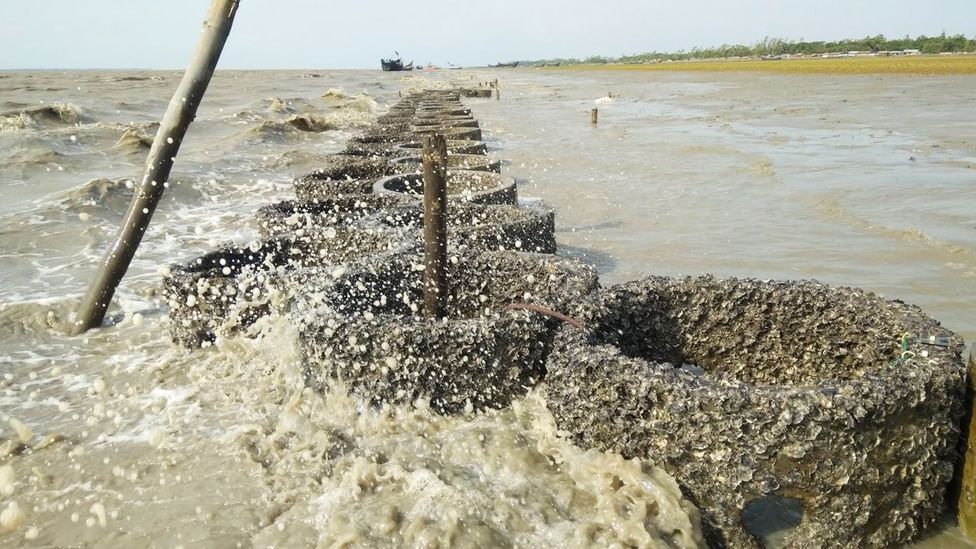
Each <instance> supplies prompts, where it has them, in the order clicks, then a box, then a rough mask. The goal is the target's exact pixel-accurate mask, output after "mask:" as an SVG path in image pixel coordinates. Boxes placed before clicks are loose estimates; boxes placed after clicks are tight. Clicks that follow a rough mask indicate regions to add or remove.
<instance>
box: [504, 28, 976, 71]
mask: <svg viewBox="0 0 976 549" xmlns="http://www.w3.org/2000/svg"><path fill="white" fill-rule="evenodd" d="M904 50H919V51H920V52H922V53H925V54H939V53H959V52H974V51H976V38H967V37H966V36H965V35H962V34H957V35H954V36H946V34H945V33H944V32H943V33H942V34H940V35H938V36H925V35H924V34H923V35H920V36H917V37H915V38H911V37H909V36H907V35H906V36H905V37H904V38H895V39H888V38H885V36H884V35H883V34H879V35H877V36H868V37H865V38H848V39H844V40H837V41H832V42H828V41H813V42H811V41H804V40H802V39H801V40H788V39H783V38H770V37H768V36H767V37H766V38H764V39H763V40H761V41H759V42H756V43H755V44H752V45H751V46H745V45H742V44H722V45H721V46H717V47H711V48H694V49H692V50H690V51H687V50H678V51H677V52H659V51H651V52H646V53H639V54H634V55H622V56H620V57H604V56H601V55H593V56H590V57H587V58H584V59H578V58H573V57H570V58H554V59H539V60H535V61H529V60H527V61H521V62H520V64H523V65H581V64H586V65H602V64H607V63H657V62H661V61H666V60H672V61H687V60H692V59H722V58H733V57H762V56H767V55H774V56H775V55H823V54H825V53H847V52H850V51H863V52H881V51H904Z"/></svg>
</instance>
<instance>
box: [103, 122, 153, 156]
mask: <svg viewBox="0 0 976 549" xmlns="http://www.w3.org/2000/svg"><path fill="white" fill-rule="evenodd" d="M152 144H153V137H152V136H150V135H142V134H140V133H139V131H138V130H135V129H132V128H129V129H127V130H125V131H124V132H122V136H121V137H119V140H118V141H116V142H115V145H113V146H112V148H113V149H115V150H117V151H119V152H121V153H123V154H126V155H134V154H141V153H145V152H148V151H149V148H150V147H152Z"/></svg>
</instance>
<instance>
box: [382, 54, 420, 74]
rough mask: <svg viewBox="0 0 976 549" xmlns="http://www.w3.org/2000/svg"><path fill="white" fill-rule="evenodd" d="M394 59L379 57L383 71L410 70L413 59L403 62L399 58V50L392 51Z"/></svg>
mask: <svg viewBox="0 0 976 549" xmlns="http://www.w3.org/2000/svg"><path fill="white" fill-rule="evenodd" d="M393 53H395V54H396V55H397V56H396V59H380V66H381V67H383V70H384V71H412V70H413V61H411V62H409V63H407V64H406V65H404V64H403V59H401V58H400V52H398V51H394V52H393Z"/></svg>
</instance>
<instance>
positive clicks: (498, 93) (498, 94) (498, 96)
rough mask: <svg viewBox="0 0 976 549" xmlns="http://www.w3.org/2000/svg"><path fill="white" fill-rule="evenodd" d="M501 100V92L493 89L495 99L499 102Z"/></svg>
mask: <svg viewBox="0 0 976 549" xmlns="http://www.w3.org/2000/svg"><path fill="white" fill-rule="evenodd" d="M501 98H502V92H500V91H499V90H498V88H495V99H497V100H501Z"/></svg>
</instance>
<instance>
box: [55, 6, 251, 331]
mask: <svg viewBox="0 0 976 549" xmlns="http://www.w3.org/2000/svg"><path fill="white" fill-rule="evenodd" d="M238 3H239V0H212V1H211V3H210V9H209V11H208V12H207V19H206V21H204V23H203V32H202V33H201V35H200V41H199V42H198V43H197V48H196V50H194V52H193V57H192V58H191V59H190V64H189V65H188V66H187V68H186V72H185V73H183V80H181V81H180V85H179V87H177V88H176V93H174V94H173V98H172V99H170V102H169V106H168V107H167V108H166V114H164V115H163V119H162V120H161V121H160V123H159V130H158V131H157V132H156V138H155V139H154V140H153V144H152V147H151V148H150V150H149V157H148V158H147V159H146V172H145V174H144V175H143V177H142V183H140V185H139V186H138V187H136V188H135V189H134V191H133V194H132V201H131V202H130V203H129V210H128V212H126V214H125V218H124V219H123V220H122V227H120V229H119V234H118V236H116V238H115V243H113V244H112V247H111V248H109V251H108V253H107V254H106V256H105V259H104V260H103V261H102V266H101V269H99V272H98V276H97V277H96V278H95V281H94V282H93V283H92V285H91V287H90V288H89V289H88V293H87V294H86V295H85V299H84V301H83V302H82V304H81V309H80V310H79V311H78V317H77V319H76V320H75V323H74V326H73V327H72V328H73V329H72V331H73V332H74V333H76V334H78V333H81V332H85V331H87V330H89V329H91V328H95V327H97V326H100V325H101V324H102V319H104V318H105V311H106V310H107V309H108V305H109V302H111V301H112V296H113V295H114V294H115V288H116V287H117V286H118V285H119V282H121V281H122V277H124V276H125V272H126V271H127V270H128V269H129V263H130V262H131V261H132V257H133V256H135V253H136V249H137V248H138V247H139V243H140V242H142V236H143V234H145V232H146V228H147V227H149V221H150V220H151V219H152V214H153V212H154V211H156V205H157V204H158V203H159V199H160V198H162V196H163V190H164V189H165V184H166V182H167V181H168V180H169V172H170V170H171V169H172V167H173V162H174V160H175V159H176V154H177V152H179V150H180V144H181V143H182V142H183V136H184V135H186V130H187V128H188V127H189V126H190V122H192V121H193V118H194V116H196V112H197V107H199V106H200V100H201V99H203V94H204V92H206V91H207V85H208V84H210V78H211V77H212V76H213V73H214V70H215V69H216V68H217V61H218V60H219V59H220V52H221V51H222V50H223V49H224V43H225V42H226V41H227V36H228V35H229V34H230V29H231V26H232V25H233V23H234V15H235V14H236V13H237V6H238Z"/></svg>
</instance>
